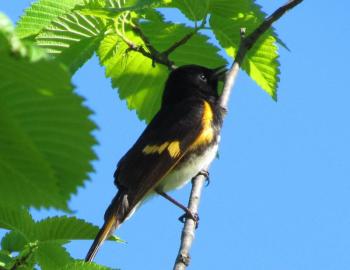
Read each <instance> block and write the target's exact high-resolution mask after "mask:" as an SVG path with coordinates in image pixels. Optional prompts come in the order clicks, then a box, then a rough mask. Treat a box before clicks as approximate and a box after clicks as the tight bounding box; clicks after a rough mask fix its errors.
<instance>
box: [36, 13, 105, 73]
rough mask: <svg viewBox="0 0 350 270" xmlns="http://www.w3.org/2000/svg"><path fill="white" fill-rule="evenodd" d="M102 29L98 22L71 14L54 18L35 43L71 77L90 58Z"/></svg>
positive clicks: (94, 18)
mask: <svg viewBox="0 0 350 270" xmlns="http://www.w3.org/2000/svg"><path fill="white" fill-rule="evenodd" d="M105 28H106V25H105V22H104V21H103V20H101V19H100V18H96V17H94V16H89V15H83V14H80V13H79V12H72V13H69V14H66V15H63V16H60V17H58V18H56V19H55V20H54V21H53V22H52V23H51V24H50V25H49V26H47V27H46V28H45V29H44V30H43V31H42V32H41V33H40V34H39V35H38V36H37V37H36V41H37V44H38V45H39V46H40V47H42V48H45V49H46V51H47V52H48V53H49V54H52V55H54V56H55V57H56V59H58V60H59V61H61V62H62V63H64V64H65V65H66V66H68V67H69V69H70V71H71V72H72V73H74V72H75V71H76V70H77V69H78V68H80V67H81V66H82V65H83V64H84V63H85V62H86V61H87V60H88V59H90V58H91V56H92V55H93V53H94V51H95V50H96V49H97V46H98V45H99V43H100V41H101V39H102V38H103V36H104V31H105Z"/></svg>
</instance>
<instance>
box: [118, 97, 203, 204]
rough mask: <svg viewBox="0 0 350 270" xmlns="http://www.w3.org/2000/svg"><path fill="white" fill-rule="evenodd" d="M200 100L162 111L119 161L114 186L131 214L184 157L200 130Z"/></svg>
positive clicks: (201, 114) (201, 105) (201, 113)
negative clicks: (120, 192)
mask: <svg viewBox="0 0 350 270" xmlns="http://www.w3.org/2000/svg"><path fill="white" fill-rule="evenodd" d="M203 106H204V101H203V100H187V101H185V102H182V103H179V104H176V105H174V106H171V107H168V108H162V109H161V110H160V111H159V112H158V113H157V114H156V116H155V117H154V118H153V120H152V121H151V123H150V124H149V125H148V126H147V128H146V129H145V130H144V132H143V133H142V134H141V136H140V138H139V139H138V140H137V141H136V143H135V144H134V145H133V146H132V148H131V149H130V150H129V151H128V152H127V153H126V154H125V155H124V157H123V158H122V159H121V160H120V161H119V163H118V166H117V170H116V172H115V174H114V177H115V184H116V185H117V186H118V188H119V190H120V191H123V193H124V194H128V201H129V203H128V204H129V205H128V206H129V207H128V208H129V210H131V209H132V208H133V207H134V206H135V205H136V204H137V203H138V202H139V201H140V200H141V199H142V198H143V197H144V196H145V195H146V194H147V193H148V192H149V191H151V190H152V189H153V188H154V187H156V186H157V184H158V183H159V182H160V180H161V179H162V178H163V177H164V176H166V175H167V174H168V173H169V172H170V171H171V170H172V169H173V168H174V167H175V166H176V164H177V163H178V162H179V161H180V160H181V158H182V157H183V156H184V155H185V154H186V152H187V150H188V148H189V147H190V145H192V144H193V142H194V141H195V140H196V138H197V137H198V136H199V134H200V133H201V130H202V116H203V111H204V107H203Z"/></svg>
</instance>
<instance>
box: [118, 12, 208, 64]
mask: <svg viewBox="0 0 350 270" xmlns="http://www.w3.org/2000/svg"><path fill="white" fill-rule="evenodd" d="M205 24H206V17H205V18H204V19H203V20H202V22H201V24H200V26H197V25H196V26H195V28H194V30H193V31H192V32H190V33H188V34H187V35H185V36H184V37H183V38H181V39H180V40H178V41H176V42H175V43H174V44H172V45H171V46H170V47H169V48H168V49H166V50H164V51H163V52H160V51H158V50H157V49H156V48H155V47H154V46H153V45H152V43H151V42H150V40H149V38H148V37H147V36H146V35H145V33H144V32H143V31H142V29H141V28H140V26H139V25H137V24H131V27H132V30H133V31H134V33H135V34H137V35H138V36H139V37H140V38H141V39H142V41H143V43H144V45H145V46H146V48H147V50H148V51H147V50H146V49H145V48H144V47H143V46H142V45H136V44H134V43H133V42H131V41H130V40H127V39H126V38H125V37H123V36H121V37H122V39H123V40H124V42H125V43H126V44H127V45H128V46H129V50H132V51H137V52H139V53H141V54H142V55H143V56H145V57H147V58H150V59H152V65H153V66H154V65H155V63H159V64H162V65H165V66H167V67H168V69H169V70H174V69H175V68H176V66H175V64H174V62H173V61H171V60H170V59H169V55H170V54H171V53H172V52H173V51H175V50H176V49H177V48H178V47H180V46H182V45H184V44H186V43H187V41H189V40H190V39H191V38H192V37H193V36H194V35H195V34H196V33H197V32H198V31H199V30H201V29H203V28H204V27H205Z"/></svg>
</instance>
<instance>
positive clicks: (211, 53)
mask: <svg viewBox="0 0 350 270" xmlns="http://www.w3.org/2000/svg"><path fill="white" fill-rule="evenodd" d="M141 27H142V30H143V31H144V32H145V34H146V35H147V37H148V38H149V39H150V41H151V43H152V44H153V45H154V47H155V48H156V49H158V50H160V51H163V50H165V49H167V48H168V47H169V46H171V45H172V44H174V42H176V41H178V40H180V39H181V38H183V37H184V36H185V35H186V34H188V33H189V32H191V31H193V29H192V28H188V27H186V26H184V25H173V24H170V23H164V22H161V21H159V19H158V20H157V21H148V22H145V23H143V24H142V25H141ZM159 29H162V31H159ZM127 38H128V39H130V40H132V41H133V42H134V43H135V44H137V45H140V44H142V41H141V40H140V39H139V38H138V37H136V36H135V35H134V34H133V33H132V32H131V31H129V32H127ZM98 55H99V57H100V62H101V64H102V65H104V66H105V67H106V75H107V76H108V77H111V78H112V85H113V87H115V88H118V90H119V96H120V98H122V99H126V101H127V104H128V107H129V109H134V110H136V112H137V115H138V117H139V118H140V119H145V120H146V121H150V120H151V119H152V117H153V116H154V114H155V113H156V112H157V111H158V110H159V108H160V103H161V97H162V93H163V88H164V84H165V81H166V79H167V76H168V70H167V69H166V68H165V67H164V66H163V65H159V64H156V65H155V67H152V60H151V59H148V58H146V57H144V56H143V55H141V54H140V53H137V52H133V51H128V47H127V45H125V43H124V42H122V41H121V40H120V39H119V38H118V36H117V35H107V36H106V37H105V38H104V39H103V41H102V42H101V46H100V47H99V49H98ZM170 59H171V60H173V61H174V62H175V64H176V65H179V66H180V65H185V64H198V65H204V66H208V67H217V66H220V65H222V64H225V63H226V61H225V60H224V59H223V58H222V57H221V56H219V55H218V49H217V48H216V47H215V46H213V45H211V44H209V43H208V38H207V37H206V36H203V35H200V34H195V35H194V37H193V38H192V39H191V40H189V41H188V42H187V43H186V44H185V45H183V46H181V47H179V48H178V49H177V50H176V51H175V52H173V53H172V54H171V55H170Z"/></svg>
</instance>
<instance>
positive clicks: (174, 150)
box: [168, 141, 181, 158]
mask: <svg viewBox="0 0 350 270" xmlns="http://www.w3.org/2000/svg"><path fill="white" fill-rule="evenodd" d="M168 152H169V155H170V156H171V157H173V158H176V157H178V156H179V155H180V153H181V151H180V142H179V141H173V142H171V143H170V144H169V146H168Z"/></svg>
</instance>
